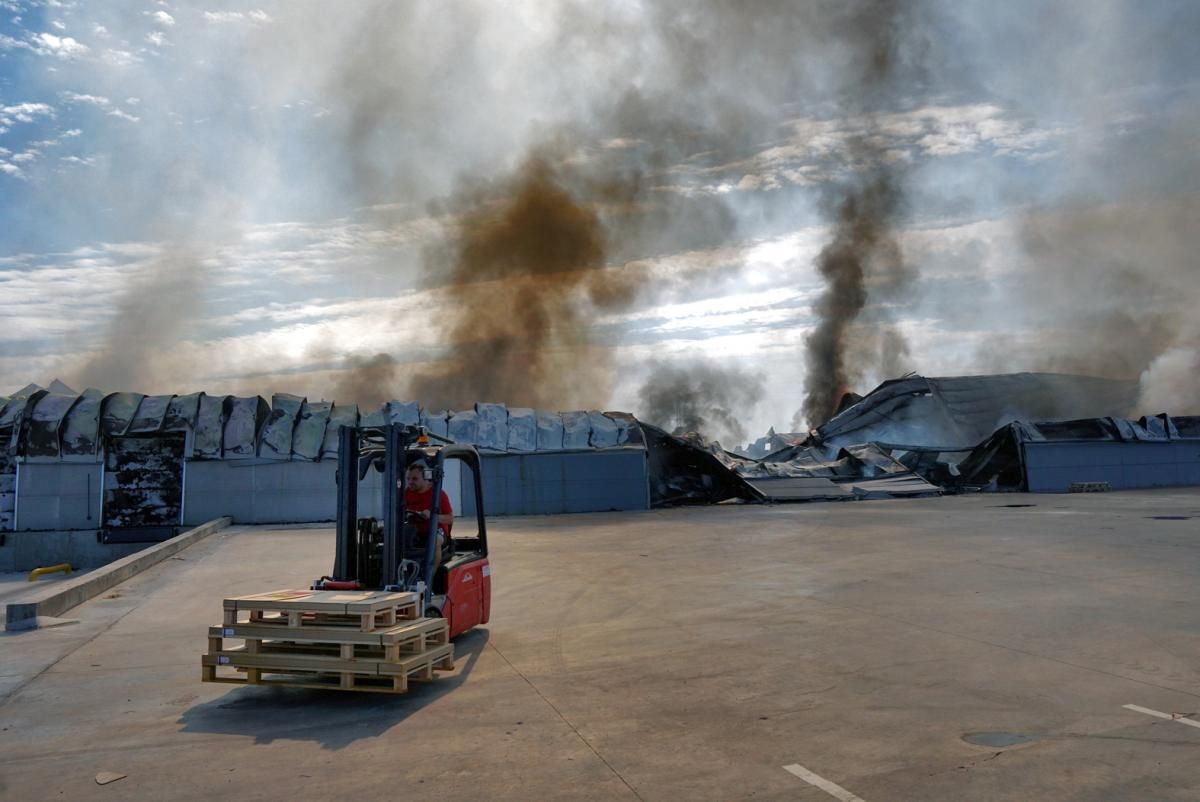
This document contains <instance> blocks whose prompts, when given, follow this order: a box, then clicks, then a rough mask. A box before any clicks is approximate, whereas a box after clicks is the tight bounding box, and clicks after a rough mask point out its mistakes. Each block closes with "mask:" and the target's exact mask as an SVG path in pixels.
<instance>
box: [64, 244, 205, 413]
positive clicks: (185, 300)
mask: <svg viewBox="0 0 1200 802" xmlns="http://www.w3.org/2000/svg"><path fill="white" fill-rule="evenodd" d="M203 275H204V271H203V269H202V265H201V259H200V257H199V256H198V254H197V251H196V250H195V249H194V248H193V247H191V246H189V245H187V244H179V243H175V244H167V245H165V246H162V248H161V252H160V254H159V256H157V257H155V258H153V259H150V260H148V261H147V262H145V263H143V264H142V265H140V266H139V267H138V268H137V269H136V272H135V273H134V275H133V276H132V277H131V278H130V279H129V281H128V283H127V284H126V285H125V287H124V288H123V289H122V293H121V295H120V297H119V299H118V300H117V303H116V308H115V309H114V310H113V315H112V317H111V318H110V320H109V323H108V327H107V331H106V332H105V334H104V336H103V338H102V340H101V342H100V344H99V348H96V349H89V353H88V356H87V357H86V361H85V362H84V363H83V364H82V366H81V367H79V368H77V369H75V370H73V371H72V372H70V373H69V374H68V375H69V376H70V380H69V381H68V383H69V384H73V385H74V386H77V387H79V388H80V389H82V388H84V387H97V388H100V389H103V390H106V391H140V392H170V391H171V389H172V388H170V387H169V386H164V381H163V376H162V372H163V369H164V367H165V365H164V364H163V361H164V360H163V359H162V357H161V355H160V351H161V349H162V348H163V346H164V345H165V344H169V343H172V342H173V341H175V340H178V339H180V338H182V337H184V336H186V335H188V334H190V333H191V331H190V326H191V324H192V323H193V322H194V321H196V320H197V319H199V317H200V316H201V315H202V313H203V309H204V300H203V298H204V296H203V286H202V282H201V278H202V276H203ZM175 369H179V366H175Z"/></svg>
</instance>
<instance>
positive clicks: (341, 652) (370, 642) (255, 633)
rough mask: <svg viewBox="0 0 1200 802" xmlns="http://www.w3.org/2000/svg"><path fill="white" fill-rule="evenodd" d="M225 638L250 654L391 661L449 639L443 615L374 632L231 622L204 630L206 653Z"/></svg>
mask: <svg viewBox="0 0 1200 802" xmlns="http://www.w3.org/2000/svg"><path fill="white" fill-rule="evenodd" d="M227 639H233V640H241V641H245V645H246V650H247V651H248V652H250V653H253V654H266V653H274V654H314V655H328V654H334V655H337V656H339V657H341V658H342V659H345V660H351V659H359V660H385V661H392V662H395V661H396V660H399V659H400V656H401V655H410V654H420V653H421V652H424V651H426V650H428V649H430V648H432V647H434V646H441V645H445V644H447V643H449V642H450V629H449V626H448V625H447V623H446V620H445V619H444V618H418V619H417V620H415V621H402V622H400V623H398V624H396V625H395V626H393V627H390V628H388V629H383V630H376V631H374V632H362V631H361V630H354V629H347V628H340V629H339V628H332V629H326V628H323V627H316V626H299V627H284V626H278V625H275V624H269V625H263V624H234V625H233V626H214V627H210V628H209V630H208V650H209V652H213V653H215V652H220V651H223V650H224V649H225V648H226V644H225V641H226V640H227Z"/></svg>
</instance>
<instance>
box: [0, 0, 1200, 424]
mask: <svg viewBox="0 0 1200 802" xmlns="http://www.w3.org/2000/svg"><path fill="white" fill-rule="evenodd" d="M335 9H336V10H335ZM1197 30H1200V4H1197V3H1195V2H1189V1H1188V0H1181V2H1168V1H1167V0H1161V1H1158V2H1143V3H1136V4H1135V3H1133V2H1115V0H1063V1H1062V2H1056V3H1045V2H1009V3H994V2H982V1H981V2H958V1H956V0H955V1H952V0H945V1H944V2H937V1H935V0H929V1H928V2H913V3H899V2H887V0H879V1H878V2H868V1H867V0H857V1H856V2H836V3H835V2H816V1H814V2H806V3H805V2H799V0H797V2H793V3H789V2H781V1H780V0H767V1H765V2H759V3H748V4H743V3H735V2H732V0H730V1H729V2H724V1H722V0H707V1H706V2H682V1H680V2H650V1H649V0H646V1H645V2H637V0H614V2H609V3H604V2H567V1H566V0H563V2H555V3H546V2H534V0H529V1H528V2H516V1H514V2H508V3H497V2H482V0H481V1H480V2H453V3H446V2H428V3H421V2H413V3H370V2H359V3H353V4H329V3H318V2H281V3H265V2H264V3H263V4H261V5H253V4H250V5H247V4H217V3H210V4H199V5H196V4H185V3H182V2H148V1H147V2H138V3H133V2H116V1H114V2H107V3H103V4H95V3H83V2H69V1H68V0H48V1H45V2H43V1H41V0H38V1H36V2H35V1H33V0H0V220H2V221H3V225H0V321H2V325H0V395H3V394H4V393H7V392H12V391H14V390H16V389H17V388H19V387H21V386H23V385H25V384H26V383H28V382H38V383H42V384H45V383H48V382H49V381H50V379H52V378H54V377H56V376H57V377H60V378H62V379H63V380H65V381H67V382H68V383H70V384H72V385H73V386H77V387H79V389H82V387H83V386H97V387H100V388H102V389H105V390H118V389H131V390H139V391H142V392H157V393H162V392H168V393H169V392H177V393H183V392H189V391H193V390H205V391H208V392H232V393H238V394H254V393H258V394H262V395H265V396H268V397H269V396H270V394H271V393H273V392H291V393H297V394H302V395H307V396H309V397H312V398H327V399H328V398H331V397H332V398H337V399H338V400H347V401H353V400H363V401H374V400H377V399H376V398H375V397H374V396H375V395H378V394H380V393H382V394H383V395H384V396H387V397H400V398H405V397H406V394H407V393H409V392H413V391H415V388H418V387H419V388H428V387H430V386H431V385H430V382H431V381H437V380H439V378H444V379H445V380H446V381H464V380H463V379H462V377H461V375H460V374H461V371H460V374H455V373H454V372H453V370H451V367H452V365H453V364H459V362H457V361H456V360H460V359H461V358H462V353H461V349H462V348H463V347H466V345H470V343H466V341H467V340H470V339H471V338H472V336H473V335H472V334H471V332H472V331H473V330H474V329H473V326H474V325H475V324H474V323H473V321H475V320H477V319H478V320H480V321H482V322H480V323H479V324H478V325H479V327H480V329H479V330H480V331H481V332H482V333H480V334H479V338H480V340H481V341H488V342H491V341H493V340H495V339H497V338H499V339H504V340H505V341H506V342H507V341H509V340H511V339H512V338H513V337H515V336H518V335H516V334H513V332H512V331H511V330H509V329H505V328H503V326H504V325H506V324H505V323H503V321H502V322H500V323H497V322H496V319H497V317H500V318H505V319H508V318H511V317H513V316H519V315H521V314H524V313H526V312H528V310H530V309H532V310H534V311H535V312H537V313H538V314H537V315H534V316H533V317H534V318H538V320H536V321H535V324H536V325H537V326H543V328H540V329H535V330H534V333H533V334H532V335H530V336H532V337H534V338H535V339H537V340H538V343H537V344H527V345H528V347H529V348H537V347H546V348H550V349H551V350H553V351H554V353H555V356H553V357H546V356H545V355H544V354H543V355H536V356H531V357H529V358H530V360H532V361H535V362H538V364H539V365H541V370H542V371H543V374H538V375H544V372H546V371H557V372H559V373H561V374H562V375H563V376H565V377H566V378H565V380H564V381H559V382H557V383H551V384H553V386H554V387H555V388H556V389H555V390H554V392H553V393H548V392H542V393H540V394H539V393H537V392H531V391H530V392H526V391H523V390H521V389H520V387H521V384H520V382H522V381H524V382H526V384H530V383H534V382H535V380H537V379H538V375H534V374H530V376H528V377H524V376H519V377H517V385H516V386H517V388H518V389H512V387H513V385H512V384H504V383H496V382H484V383H482V384H470V383H469V381H468V385H464V386H463V387H462V389H461V392H460V393H459V394H456V393H455V392H447V393H446V394H445V396H444V399H446V400H445V401H444V400H443V397H441V396H439V397H438V398H437V399H436V400H435V402H431V403H438V404H440V403H451V404H453V403H455V402H456V401H458V402H459V403H461V401H459V399H461V397H462V393H469V392H472V391H477V392H480V393H483V392H493V393H507V394H511V395H512V396H515V397H495V398H492V397H486V398H478V399H477V400H480V401H501V402H509V403H510V404H512V405H518V404H525V403H538V404H545V405H551V406H555V405H556V406H560V407H562V408H574V407H577V406H582V407H593V408H608V409H625V410H630V411H633V412H635V413H636V412H645V411H646V410H645V409H643V407H645V405H646V404H647V403H649V402H648V401H646V400H644V399H645V398H646V397H647V395H646V392H645V389H644V388H645V387H646V385H647V382H650V383H653V382H654V381H655V380H656V379H657V380H659V381H661V379H662V377H663V376H670V377H671V378H672V380H673V381H679V382H682V383H683V384H684V385H686V384H687V382H688V377H689V376H703V377H704V380H703V381H698V384H697V386H701V385H702V386H703V387H704V388H705V389H704V391H703V392H704V393H705V394H707V395H709V396H711V397H710V398H703V399H700V400H699V402H698V403H699V405H700V409H701V410H702V411H703V410H704V409H710V410H713V411H716V410H720V409H721V408H722V407H725V408H730V407H732V408H733V410H732V411H733V412H734V413H735V414H734V417H735V418H737V420H738V421H739V422H740V423H741V425H742V427H743V433H745V434H748V435H752V436H754V435H758V434H761V433H762V432H764V431H765V430H766V428H767V427H768V426H771V425H774V426H776V427H777V428H781V429H790V428H791V427H792V425H793V416H794V415H795V414H796V412H797V410H798V409H799V408H800V406H801V403H802V401H803V398H804V394H805V386H806V378H809V373H810V370H809V367H808V365H809V363H808V361H807V359H808V358H807V356H806V338H808V337H809V336H810V335H811V333H812V332H813V330H814V327H815V326H817V325H818V318H819V316H820V299H821V297H822V294H823V293H824V292H826V286H825V284H824V281H823V279H822V276H821V274H820V273H819V272H818V270H817V268H816V264H817V262H818V259H819V254H820V253H821V251H822V249H823V248H824V247H825V246H826V245H827V244H828V243H829V242H830V241H831V239H832V238H833V237H834V235H835V231H834V227H835V224H836V218H837V210H838V209H840V208H843V205H844V203H845V201H846V199H847V197H854V195H853V193H854V191H855V190H854V188H855V187H856V186H858V185H859V181H860V179H861V177H862V176H864V175H867V174H870V175H876V174H879V173H880V171H883V172H884V173H886V174H887V176H888V180H889V181H890V182H891V183H890V186H894V188H895V190H896V198H897V201H896V203H895V204H894V206H892V207H889V208H890V212H889V214H888V215H887V219H886V220H885V221H883V223H884V225H885V227H886V229H887V231H886V239H887V241H888V242H889V243H894V247H895V253H891V252H890V251H888V253H890V254H891V255H890V256H889V257H888V258H889V259H892V260H893V261H894V262H895V263H896V264H902V266H903V271H901V273H893V272H888V271H887V270H883V269H876V267H873V265H875V262H873V261H871V260H872V259H875V258H876V257H871V258H870V259H868V261H867V263H866V264H865V265H864V278H863V287H864V292H865V304H864V305H863V308H862V310H861V312H858V313H856V314H855V315H854V316H853V319H852V320H851V321H850V324H849V327H848V329H847V338H846V342H845V348H846V359H847V362H848V365H849V367H848V381H847V386H848V387H850V388H852V389H857V390H858V391H859V392H865V390H866V389H869V388H870V387H871V386H873V385H874V384H875V383H877V382H878V381H880V380H882V379H884V378H888V377H889V376H892V375H896V374H898V373H902V372H904V371H907V370H915V371H918V372H921V373H924V374H927V375H950V374H959V373H973V372H991V371H1000V370H1037V369H1047V370H1063V371H1071V372H1083V373H1092V374H1097V375H1109V376H1118V377H1128V378H1133V379H1141V380H1142V381H1143V385H1144V390H1145V396H1144V397H1145V402H1146V404H1148V405H1153V406H1154V409H1147V410H1146V411H1149V412H1154V411H1159V410H1160V409H1166V410H1167V411H1174V412H1177V413H1182V412H1192V413H1200V380H1198V379H1197V378H1196V377H1197V376H1198V375H1200V359H1198V357H1197V351H1196V343H1197V342H1198V341H1200V326H1198V324H1197V322H1196V320H1197V318H1198V317H1200V315H1197V314H1196V311H1195V310H1196V309H1197V308H1200V307H1198V304H1200V267H1198V266H1197V263H1196V257H1195V253H1196V252H1197V249H1196V248H1195V247H1193V245H1196V244H1200V243H1197V242H1196V240H1198V239H1200V234H1198V232H1200V215H1198V212H1200V203H1197V194H1196V193H1197V190H1198V189H1200V170H1198V169H1197V144H1196V138H1195V131H1196V130H1197V124H1198V123H1200V103H1198V101H1200V49H1198V48H1196V47H1194V43H1193V41H1192V37H1193V35H1194V33H1195V31H1197ZM881 48H882V49H883V50H886V58H885V59H883V60H882V62H881V59H880V57H879V56H880V52H881ZM881 63H883V64H884V67H883V71H882V76H881V74H880V64H881ZM531 164H535V165H542V168H539V169H542V170H543V172H542V173H539V175H541V177H542V178H546V176H549V178H548V179H547V180H548V181H549V183H550V184H551V185H553V186H554V187H559V188H561V189H562V190H563V192H564V193H566V196H569V197H570V198H571V199H573V200H574V201H575V202H577V203H578V204H579V207H580V208H581V209H582V210H583V211H582V212H581V214H582V215H583V217H584V218H585V219H584V223H585V224H586V225H585V226H584V228H587V226H588V225H591V224H592V223H594V224H595V226H596V227H597V230H598V231H599V234H598V235H597V237H598V239H597V241H596V247H595V248H594V249H592V250H587V251H586V253H585V256H586V258H587V259H593V261H594V263H590V262H589V263H587V264H572V263H568V262H570V259H573V258H575V257H574V256H569V257H568V256H564V257H563V258H564V259H567V262H564V263H563V264H561V265H559V264H557V263H555V265H554V266H553V270H552V271H551V274H552V275H553V279H552V280H548V281H549V284H553V286H554V287H556V289H555V290H554V293H555V295H554V297H553V299H551V300H549V301H548V300H546V298H545V296H544V295H541V294H539V292H540V290H538V289H537V287H538V286H541V285H542V284H543V283H544V280H543V278H541V277H540V275H541V274H537V273H536V271H532V269H531V273H530V280H529V282H528V283H529V285H530V287H529V288H526V289H523V290H521V292H520V293H517V292H515V291H513V290H512V287H513V286H515V285H518V284H519V285H522V286H524V283H523V282H524V278H522V274H521V273H520V271H521V270H522V269H523V268H522V266H521V265H516V266H515V267H513V268H511V269H510V268H505V270H506V271H508V272H505V271H500V272H497V271H495V270H492V269H491V268H488V267H485V268H484V269H483V270H482V272H479V271H478V269H477V268H475V267H472V266H473V265H478V264H480V263H479V262H478V261H474V262H473V261H471V260H470V259H468V258H467V256H465V255H464V254H469V253H474V251H472V250H471V248H470V247H467V246H468V245H469V244H470V243H472V242H475V241H476V239H478V238H479V237H480V236H482V235H478V233H477V229H472V228H471V226H472V225H474V223H472V222H470V221H476V222H477V221H479V220H481V219H486V218H487V215H488V214H491V213H492V212H496V213H497V214H500V215H501V216H503V215H504V214H505V213H506V212H505V210H506V209H510V208H511V207H510V206H506V205H505V204H506V203H507V202H508V200H511V198H513V197H518V196H520V194H521V192H522V188H523V187H526V186H527V185H526V184H523V183H522V181H524V180H525V178H528V176H529V174H530V171H531V170H533V168H531V167H530V165H531ZM535 172H536V171H535ZM614 187H616V188H618V189H619V191H617V190H614V189H613V188H614ZM848 193H849V194H848ZM506 199H508V200H506ZM497 210H499V211H497ZM534 220H535V222H536V220H537V217H536V215H535V216H534ZM464 221H467V222H464ZM547 225H549V224H547ZM568 225H570V222H569V221H568ZM547 230H550V229H547ZM572 231H575V229H572ZM576 233H578V232H577V231H576ZM556 236H557V235H556V234H555V233H554V231H553V230H551V231H550V233H549V234H548V235H547V238H548V239H549V240H552V241H553V240H554V239H555V237H556ZM587 236H590V235H587ZM473 238H474V239H473ZM510 242H511V240H506V239H504V238H503V237H500V238H499V239H496V238H493V239H491V240H488V243H489V247H491V246H496V247H501V248H502V247H507V245H506V243H510ZM513 247H514V248H516V249H517V251H518V252H520V253H524V251H520V247H523V246H520V245H514V246H513ZM535 250H536V249H535ZM556 253H557V252H556ZM563 253H567V254H575V253H576V251H573V250H570V249H568V250H566V251H563ZM489 258H490V257H489ZM531 258H532V257H531ZM578 258H579V259H581V260H582V259H584V258H585V257H584V256H580V257H578ZM876 261H877V260H876ZM493 263H494V262H487V261H486V260H485V264H493ZM473 269H476V270H477V273H478V274H473V273H472V272H471V271H472V270H473ZM513 270H515V271H516V273H517V276H516V278H514V274H513V272H512V271H513ZM489 271H490V272H489ZM573 271H582V272H580V273H579V275H584V273H586V280H581V281H575V280H569V281H565V282H564V281H562V280H560V278H561V275H563V274H573ZM897 275H902V280H894V279H895V276H897ZM597 276H599V277H600V279H599V280H600V281H602V282H603V283H604V284H605V286H609V287H611V286H620V287H621V288H622V289H621V291H620V293H615V292H609V293H608V294H605V293H603V292H598V291H597V289H596V286H597ZM464 287H466V289H464ZM618 296H619V297H618ZM464 310H465V311H464ZM543 312H544V313H545V314H542V313H543ZM564 315H565V316H567V317H569V323H570V328H571V331H570V332H569V333H565V334H564V332H563V331H562V329H563V326H560V325H558V324H557V323H555V322H554V320H557V319H558V318H559V317H560V316H564ZM542 317H549V318H553V319H554V320H552V321H551V322H550V323H549V324H547V323H546V321H545V320H541V319H540V318H542ZM464 321H466V322H464ZM489 321H490V322H489ZM497 325H499V326H501V329H499V330H497V329H495V328H492V329H488V328H487V327H488V326H492V327H495V326H497ZM564 325H565V324H564ZM546 326H548V328H547V327H546ZM496 331H500V334H496V333H495V332H496ZM521 331H522V332H524V331H526V330H525V329H522V330H521ZM489 332H491V333H489ZM521 336H524V335H521ZM465 343H466V345H464V344H465ZM476 345H477V343H476ZM505 347H506V348H507V349H508V350H505V351H504V352H503V353H504V359H499V360H491V361H489V360H488V359H484V360H483V362H482V364H484V365H488V364H495V365H502V366H503V369H504V370H506V371H509V372H511V371H512V370H514V368H513V367H512V366H513V365H514V364H517V363H519V362H520V361H521V360H522V359H523V358H524V357H523V356H522V355H523V354H525V353H526V351H525V350H522V349H524V348H525V347H526V346H520V347H518V348H517V349H516V350H515V351H514V350H512V348H511V347H510V346H505ZM486 353H488V354H492V353H494V351H487V352H486ZM514 354H515V355H516V356H515V357H514ZM380 355H384V356H383V357H380ZM539 360H540V361H539ZM470 364H471V365H476V364H479V363H478V362H472V363H470ZM580 366H587V369H584V368H582V367H580ZM497 369H499V368H497ZM472 370H475V368H474V367H472ZM714 376H716V377H718V378H717V380H716V381H714V380H713V377H714ZM721 377H723V378H721ZM722 384H724V385H726V386H727V387H734V388H739V389H736V390H733V391H725V390H722V389H721V387H722ZM547 386H549V385H547ZM475 388H484V389H478V390H475ZM497 388H504V389H497ZM746 388H749V389H748V390H747V389H746ZM693 389H694V388H693ZM422 391H423V392H428V393H433V391H430V390H424V389H423V390H422ZM347 393H350V394H354V395H361V396H363V397H360V398H354V397H350V398H346V397H345V394H347ZM657 397H658V398H659V399H660V400H661V397H662V394H661V393H659V394H658V396H657ZM689 397H691V396H689ZM418 400H424V399H418ZM1189 405H1191V406H1192V407H1194V408H1189ZM1173 407H1174V408H1173ZM657 414H659V415H662V414H666V413H664V412H662V411H659V412H658V413H657ZM708 418H709V419H711V420H714V421H717V420H725V418H724V417H722V416H721V415H709V416H708ZM797 422H798V423H799V422H801V421H797ZM713 426H714V428H715V429H717V430H718V431H714V432H712V434H715V435H716V436H720V437H724V438H725V439H727V440H728V439H731V438H733V437H735V436H736V434H738V433H737V432H736V431H733V430H730V429H729V428H728V426H725V424H722V423H718V422H714V423H713Z"/></svg>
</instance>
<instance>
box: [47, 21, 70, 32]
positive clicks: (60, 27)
mask: <svg viewBox="0 0 1200 802" xmlns="http://www.w3.org/2000/svg"><path fill="white" fill-rule="evenodd" d="M50 24H51V25H53V26H54V27H55V28H57V29H58V30H60V31H65V30H66V29H67V26H66V25H65V24H63V22H62V21H61V20H51V22H50Z"/></svg>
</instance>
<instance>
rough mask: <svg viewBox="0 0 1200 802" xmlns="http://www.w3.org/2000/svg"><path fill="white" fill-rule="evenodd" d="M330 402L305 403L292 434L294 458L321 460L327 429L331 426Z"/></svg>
mask: <svg viewBox="0 0 1200 802" xmlns="http://www.w3.org/2000/svg"><path fill="white" fill-rule="evenodd" d="M330 407H332V403H331V402H329V401H307V400H306V401H305V402H304V404H303V405H302V406H301V407H300V415H299V417H297V418H296V428H295V430H294V431H293V432H292V457H293V458H295V459H303V460H309V461H315V460H318V459H320V458H321V445H322V443H324V441H325V428H326V427H327V426H328V425H329V411H330Z"/></svg>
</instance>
